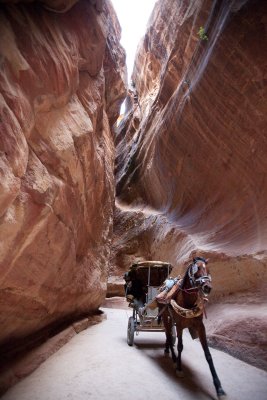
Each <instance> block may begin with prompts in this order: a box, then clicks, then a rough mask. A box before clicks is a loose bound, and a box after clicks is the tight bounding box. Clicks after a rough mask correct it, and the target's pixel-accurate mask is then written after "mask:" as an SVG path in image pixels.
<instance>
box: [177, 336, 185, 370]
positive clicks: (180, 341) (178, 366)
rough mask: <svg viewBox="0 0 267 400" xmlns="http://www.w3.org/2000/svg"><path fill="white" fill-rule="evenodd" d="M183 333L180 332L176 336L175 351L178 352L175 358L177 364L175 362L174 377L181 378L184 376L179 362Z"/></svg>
mask: <svg viewBox="0 0 267 400" xmlns="http://www.w3.org/2000/svg"><path fill="white" fill-rule="evenodd" d="M183 348H184V346H183V331H180V332H179V334H178V345H177V350H178V357H177V362H176V375H177V376H179V377H180V378H182V377H183V376H184V373H183V370H182V362H181V356H182V351H183Z"/></svg>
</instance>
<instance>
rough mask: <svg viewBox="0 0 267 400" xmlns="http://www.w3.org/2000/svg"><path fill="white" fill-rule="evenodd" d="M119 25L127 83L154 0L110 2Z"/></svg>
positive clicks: (114, 0) (118, 0)
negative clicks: (126, 70)
mask: <svg viewBox="0 0 267 400" xmlns="http://www.w3.org/2000/svg"><path fill="white" fill-rule="evenodd" d="M111 1H112V4H113V6H114V9H115V11H116V14H117V16H118V19H119V21H120V25H121V29H122V32H121V44H122V46H123V47H124V49H125V50H126V64H127V69H128V81H130V78H131V74H132V70H133V64H134V57H135V52H136V49H137V45H138V43H139V41H140V39H141V38H142V37H143V36H144V35H145V33H146V25H147V22H148V20H149V17H150V15H151V13H152V10H153V8H154V5H155V3H156V0H111Z"/></svg>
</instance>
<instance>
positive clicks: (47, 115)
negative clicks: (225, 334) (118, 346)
mask: <svg viewBox="0 0 267 400" xmlns="http://www.w3.org/2000/svg"><path fill="white" fill-rule="evenodd" d="M5 3H8V4H1V13H0V53H1V61H0V63H1V68H0V86H1V99H0V107H1V120H0V123H1V132H0V149H1V158H0V163H1V167H0V176H1V177H0V217H1V219H0V263H1V269H0V271H1V273H0V323H1V327H2V329H1V333H0V343H1V344H2V345H4V344H6V343H7V342H13V341H14V340H15V339H19V338H22V337H24V336H27V335H29V334H31V333H33V332H35V331H37V330H39V329H40V328H42V327H44V326H47V325H48V324H51V323H54V322H55V321H60V320H62V319H66V318H70V317H74V316H78V315H81V314H83V313H89V312H93V311H94V310H96V309H97V308H98V307H99V305H100V304H101V302H102V301H103V299H104V297H105V291H106V277H107V265H108V258H109V252H110V240H111V233H112V224H113V203H114V178H113V163H114V144H113V134H112V131H111V127H112V125H113V123H114V121H115V120H116V117H117V115H118V114H119V107H120V103H121V102H122V100H123V98H124V96H125V84H124V82H125V66H124V65H125V53H124V50H123V49H122V48H121V46H120V44H119V39H120V26H119V23H118V21H117V17H116V16H115V14H114V11H113V8H112V6H111V3H110V2H109V1H103V2H102V1H85V0H81V1H78V2H74V1H69V2H67V1H57V2H54V1H48V0H45V1H43V2H27V4H26V3H23V2H21V3H19V2H15V3H16V4H13V3H14V2H12V1H11V2H5ZM74 3H76V4H74ZM111 82H112V87H111Z"/></svg>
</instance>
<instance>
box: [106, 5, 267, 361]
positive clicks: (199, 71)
mask: <svg viewBox="0 0 267 400" xmlns="http://www.w3.org/2000/svg"><path fill="white" fill-rule="evenodd" d="M266 15H267V3H266V2H265V1H234V2H231V7H230V5H229V2H228V1H220V2H219V1H205V0H203V1H186V0H180V1H174V0H167V1H164V2H163V1H158V2H157V3H156V5H155V8H154V11H153V14H152V16H151V19H150V21H149V24H148V29H147V33H146V35H145V37H144V40H143V41H142V42H141V43H140V45H139V49H138V53H137V56H136V60H135V68H134V72H133V76H132V78H133V82H134V84H135V87H136V93H137V95H138V102H137V101H134V99H133V94H130V93H129V95H128V98H127V109H126V116H125V118H124V120H123V121H122V122H121V124H120V127H119V131H118V134H117V160H116V178H117V198H118V201H117V210H116V220H115V222H116V223H115V229H114V245H113V249H114V253H113V259H112V265H113V266H114V267H113V271H117V275H118V276H121V273H122V271H123V270H126V269H128V268H129V265H130V264H131V262H133V261H134V260H135V259H146V258H149V259H156V260H157V259H160V260H163V261H170V262H172V263H173V265H174V267H175V269H174V275H175V274H178V273H183V272H184V270H185V269H184V268H185V265H188V262H189V260H190V259H191V257H192V255H194V254H198V255H204V256H206V257H208V258H209V261H210V262H209V264H210V269H211V273H212V277H213V292H212V295H211V300H213V301H215V300H216V299H221V300H222V301H224V302H226V301H227V300H226V299H227V298H228V296H229V295H233V293H236V292H238V291H243V290H246V291H248V290H250V291H251V293H252V294H251V296H253V294H254V291H256V290H257V291H258V290H260V289H261V288H260V286H261V284H262V283H263V282H264V281H265V279H266V250H267V207H266V198H267V183H266V170H267V161H266V157H265V155H266V154H267V137H266V134H265V131H266V126H267V102H266V97H267V85H266V82H267V81H266V66H267V54H266V49H267V39H266V29H267V19H266ZM201 27H203V29H200V28H201ZM114 273H115V272H114ZM261 293H262V292H261ZM244 298H245V297H243V300H244ZM239 317H240V316H239ZM239 317H238V320H239V321H240V319H242V318H243V317H244V314H242V318H241V317H240V318H239ZM247 317H248V319H247V321H252V320H251V319H250V315H247ZM262 318H263V319H265V320H266V318H267V317H266V315H263V316H262ZM234 319H235V317H233V319H232V321H230V322H229V321H228V323H229V324H231V323H232V322H233V321H234ZM248 325H249V323H246V326H248ZM228 326H229V325H228ZM233 326H234V325H233ZM235 326H236V325H235ZM240 326H242V324H240ZM251 326H253V322H252V324H251ZM233 329H234V328H233ZM230 331H231V330H230ZM230 331H229V332H230ZM262 331H263V330H262ZM217 332H219V333H218V334H220V332H222V330H221V331H220V330H219V329H218V330H217ZM225 334H226V330H224V331H223V333H222V336H223V335H225ZM226 336H227V335H226ZM248 336H249V334H248V335H247V337H248ZM240 337H241V336H240ZM253 337H254V339H255V336H253V328H251V332H250V339H249V340H248V342H249V341H250V344H251V343H252V344H253V340H254V339H253ZM222 340H224V339H222ZM230 340H231V338H230V337H228V338H226V339H225V340H224V343H227V341H228V342H230ZM259 342H260V343H261V344H264V343H266V336H264V338H261V339H259ZM254 343H255V342H254ZM226 347H227V346H226ZM252 348H253V345H252ZM254 348H255V346H254ZM239 350H240V349H239ZM243 350H244V348H243ZM243 350H242V352H243ZM239 352H241V351H239ZM236 353H238V352H237V351H236ZM255 354H257V350H255V353H254V359H256V358H257V357H255ZM260 357H262V355H260ZM265 365H266V364H265Z"/></svg>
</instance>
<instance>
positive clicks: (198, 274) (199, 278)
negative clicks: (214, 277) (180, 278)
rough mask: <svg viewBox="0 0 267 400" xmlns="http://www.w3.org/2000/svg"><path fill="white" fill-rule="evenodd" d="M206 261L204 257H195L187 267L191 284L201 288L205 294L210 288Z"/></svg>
mask: <svg viewBox="0 0 267 400" xmlns="http://www.w3.org/2000/svg"><path fill="white" fill-rule="evenodd" d="M207 263H208V261H207V260H206V259H205V258H202V257H196V258H194V259H193V264H191V265H190V267H189V269H188V276H189V279H190V283H191V286H192V287H195V288H199V289H201V290H202V292H203V293H204V294H205V295H208V294H209V293H210V291H211V289H212V285H211V276H210V274H209V269H208V266H207Z"/></svg>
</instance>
